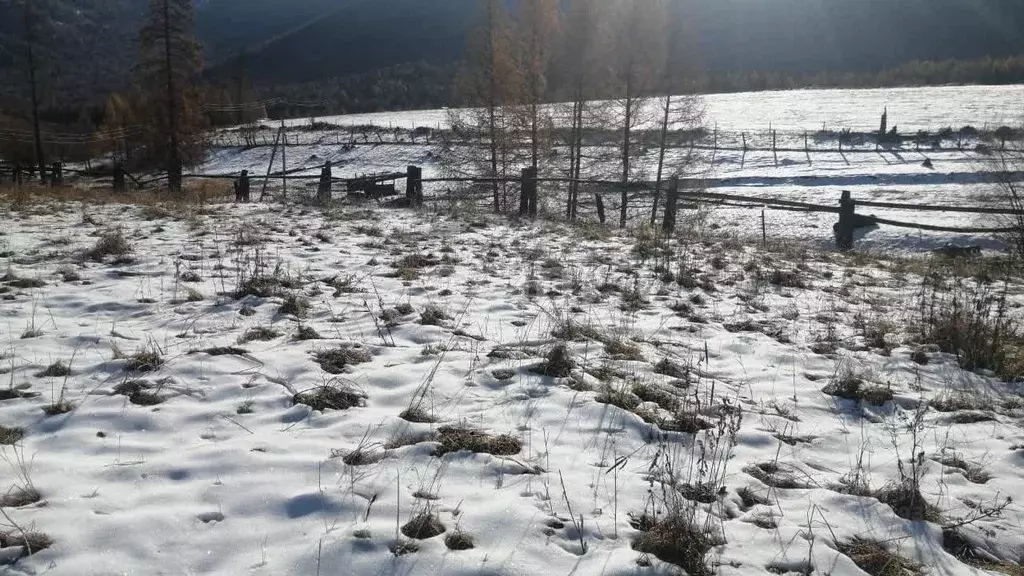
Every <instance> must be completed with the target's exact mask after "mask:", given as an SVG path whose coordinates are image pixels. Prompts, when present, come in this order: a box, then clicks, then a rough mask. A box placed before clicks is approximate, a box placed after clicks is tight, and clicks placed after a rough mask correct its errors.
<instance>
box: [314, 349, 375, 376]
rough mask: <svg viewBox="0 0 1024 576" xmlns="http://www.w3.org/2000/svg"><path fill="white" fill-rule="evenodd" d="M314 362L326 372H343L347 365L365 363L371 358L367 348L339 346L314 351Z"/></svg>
mask: <svg viewBox="0 0 1024 576" xmlns="http://www.w3.org/2000/svg"><path fill="white" fill-rule="evenodd" d="M315 357H316V362H317V364H319V365H320V367H321V368H323V370H324V372H327V373H328V374H344V373H345V368H346V367H347V366H353V365H355V364H365V363H366V362H369V361H371V360H373V355H372V354H370V351H369V350H366V349H365V348H363V347H361V346H358V345H356V346H347V345H346V346H339V347H337V348H334V349H331V350H320V351H319V352H316V353H315Z"/></svg>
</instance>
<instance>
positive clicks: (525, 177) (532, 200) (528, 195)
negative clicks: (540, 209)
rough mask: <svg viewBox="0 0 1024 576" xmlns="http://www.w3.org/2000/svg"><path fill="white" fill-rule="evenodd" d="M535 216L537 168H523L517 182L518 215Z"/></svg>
mask: <svg viewBox="0 0 1024 576" xmlns="http://www.w3.org/2000/svg"><path fill="white" fill-rule="evenodd" d="M527 215H529V216H530V217H531V218H536V217H537V170H536V169H534V168H524V169H523V174H522V179H521V180H520V184H519V217H520V218H522V217H525V216H527Z"/></svg>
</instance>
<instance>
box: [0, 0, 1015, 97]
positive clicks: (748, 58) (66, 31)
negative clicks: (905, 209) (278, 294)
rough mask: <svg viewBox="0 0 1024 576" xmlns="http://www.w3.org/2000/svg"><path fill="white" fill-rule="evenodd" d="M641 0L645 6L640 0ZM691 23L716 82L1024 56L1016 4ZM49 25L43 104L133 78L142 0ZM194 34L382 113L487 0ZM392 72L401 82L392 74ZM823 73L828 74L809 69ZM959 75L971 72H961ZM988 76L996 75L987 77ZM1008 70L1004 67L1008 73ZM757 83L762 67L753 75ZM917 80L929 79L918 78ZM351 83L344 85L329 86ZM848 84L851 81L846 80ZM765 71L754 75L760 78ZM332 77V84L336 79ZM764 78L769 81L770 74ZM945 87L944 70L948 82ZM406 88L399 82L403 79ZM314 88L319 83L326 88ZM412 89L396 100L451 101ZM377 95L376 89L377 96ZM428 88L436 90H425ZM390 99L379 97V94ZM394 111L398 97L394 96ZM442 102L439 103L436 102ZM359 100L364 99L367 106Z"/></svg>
mask: <svg viewBox="0 0 1024 576" xmlns="http://www.w3.org/2000/svg"><path fill="white" fill-rule="evenodd" d="M20 1H22V0H0V99H3V100H2V101H6V102H8V103H10V102H15V103H16V102H17V101H19V98H20V95H21V86H22V85H23V82H22V77H23V75H22V70H21V68H20V67H19V56H20V54H21V53H22V46H21V43H20V31H21V18H20V16H19V11H18V8H17V5H18V2H20ZM637 1H641V0H637ZM674 1H676V2H679V3H680V4H681V5H682V6H683V9H684V10H685V13H686V14H687V18H688V19H689V20H690V24H691V26H690V27H691V28H692V29H694V30H696V34H697V43H696V45H697V46H698V51H697V54H695V58H696V60H697V61H698V62H699V64H700V65H701V66H702V67H703V68H704V69H706V70H708V71H709V72H711V73H713V74H714V75H716V76H717V77H719V78H727V80H726V81H716V82H712V83H709V86H710V87H723V86H724V87H736V88H743V87H745V85H747V84H749V86H750V87H755V88H756V87H758V82H761V80H758V81H756V82H752V83H750V82H748V81H747V80H743V79H744V78H748V77H749V76H750V73H751V71H758V72H762V73H763V72H772V73H773V74H774V75H769V76H768V77H767V78H769V80H770V79H771V78H775V79H776V80H778V79H779V78H783V80H780V81H766V82H762V83H763V84H765V85H767V86H768V87H772V86H780V87H785V86H786V85H787V82H789V81H788V80H785V77H793V76H800V77H805V78H812V77H816V78H818V79H819V80H824V81H828V79H830V78H835V77H840V75H839V73H843V72H854V73H859V74H861V75H862V76H858V78H859V77H863V73H865V72H867V71H877V70H878V69H881V68H885V67H892V66H897V65H900V64H903V63H905V62H908V61H912V60H922V59H928V60H938V59H946V58H955V59H970V58H979V57H983V56H987V55H991V56H996V57H1001V56H1008V55H1014V54H1022V53H1024V34H1022V31H1024V2H1021V0H771V1H766V0H674ZM33 2H35V3H36V5H37V6H45V7H46V10H47V14H48V16H49V17H50V19H51V20H52V21H53V26H52V30H53V33H52V35H51V37H49V38H46V39H44V40H45V44H46V45H45V54H44V56H45V57H44V58H43V62H42V66H43V68H44V69H45V70H46V73H45V75H44V81H43V87H42V88H43V94H44V99H45V100H46V101H47V102H55V101H62V102H68V101H72V102H84V101H90V100H93V101H95V99H96V98H97V97H101V96H102V95H103V94H104V93H106V92H107V91H109V90H112V89H118V88H121V87H123V86H125V85H127V84H128V83H129V82H130V81H131V78H132V70H133V66H134V64H135V62H136V59H137V58H136V45H135V35H136V29H137V24H138V21H139V18H140V15H141V14H142V13H143V11H144V9H145V4H146V0H33ZM197 4H198V30H197V32H198V35H199V37H200V39H201V40H202V42H203V44H204V47H205V49H204V60H205V62H206V64H207V66H208V71H207V75H208V76H209V77H210V78H212V79H226V78H236V77H238V76H243V77H245V78H246V79H247V81H252V82H255V83H257V84H261V85H263V86H274V87H275V90H274V91H275V92H276V93H282V90H281V87H282V86H284V85H295V87H294V88H288V89H285V90H283V92H284V93H288V94H292V95H299V94H306V95H316V94H317V93H321V94H330V93H335V94H341V93H342V92H344V94H345V95H346V96H347V97H349V98H350V99H352V100H354V101H357V102H360V103H363V104H366V105H367V107H370V108H372V107H374V106H376V105H377V104H374V103H373V102H371V100H372V99H371V98H367V97H366V96H367V95H366V94H359V95H353V94H351V93H350V92H351V90H352V89H357V90H359V89H362V88H361V87H365V86H370V87H371V88H370V89H371V90H382V89H389V90H390V89H392V88H388V87H394V86H396V85H399V84H400V85H401V86H406V87H407V88H409V89H411V90H413V91H415V90H417V87H416V86H415V85H412V86H408V85H407V82H408V81H409V80H410V79H411V80H412V81H413V82H414V81H415V78H414V77H410V75H409V74H408V71H409V70H410V66H414V65H415V66H424V65H425V66H427V67H429V69H430V70H431V71H432V73H431V74H430V75H429V76H430V79H431V80H432V81H436V80H437V79H438V78H443V77H444V74H443V73H442V72H441V71H443V70H451V69H453V67H454V63H455V62H456V61H457V60H458V58H459V56H460V55H461V53H462V50H463V44H464V38H465V34H466V32H467V30H468V29H469V28H470V27H471V26H472V23H473V22H474V18H475V11H476V8H477V7H478V6H479V5H480V2H479V1H478V0H198V2H197ZM392 70H397V71H399V72H397V73H395V74H397V75H398V76H400V77H401V80H400V81H395V80H393V79H391V78H390V76H391V75H393V74H392V72H389V71H392ZM819 72H827V74H824V75H820V74H819V75H817V76H813V74H816V73H819ZM961 76H962V75H961ZM990 76H992V75H990ZM1005 76H1006V75H1005V74H1004V75H1002V77H1005ZM755 77H756V75H755ZM912 77H914V78H918V77H927V76H925V75H922V74H918V75H916V76H912ZM337 78H347V79H344V80H340V81H339V80H333V79H337ZM845 78H846V80H847V81H848V82H852V80H851V78H853V77H851V76H846V77H845ZM755 79H756V78H755ZM329 80H330V81H331V82H327V81H329ZM762 80H763V78H762ZM939 81H941V78H939ZM396 83H397V84H396ZM318 84H322V85H323V89H319V88H317V85H318ZM427 92H428V94H411V95H408V94H407V96H408V97H407V98H404V99H402V98H399V99H398V100H399V101H407V102H422V101H426V100H430V99H433V98H439V97H441V98H443V96H441V94H442V92H441V91H439V90H437V88H436V87H431V88H430V90H428V91H427ZM371 96H372V94H371ZM428 96H429V98H428ZM387 100H388V98H384V99H381V102H384V101H387ZM390 100H391V102H390V103H389V104H388V105H391V104H394V103H395V101H394V100H395V99H394V98H390ZM435 104H437V103H435ZM360 106H362V104H360Z"/></svg>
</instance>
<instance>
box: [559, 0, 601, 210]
mask: <svg viewBox="0 0 1024 576" xmlns="http://www.w3.org/2000/svg"><path fill="white" fill-rule="evenodd" d="M605 4H606V3H605ZM602 6H603V4H601V3H599V2H598V0H570V1H569V4H568V8H567V11H566V17H565V33H564V34H563V36H562V43H561V46H560V50H559V57H558V62H557V72H558V74H557V77H558V79H559V80H561V82H562V86H561V88H562V90H561V94H560V96H563V97H565V98H566V100H567V101H568V104H566V105H563V106H562V109H563V111H564V113H565V116H566V119H567V120H568V122H566V125H567V126H568V127H569V131H568V135H567V138H566V140H565V145H566V147H567V148H568V149H569V156H568V158H569V165H568V167H567V169H566V171H565V175H566V177H567V178H568V179H569V186H568V199H567V202H566V208H565V217H566V220H570V221H572V220H575V219H576V215H577V210H578V207H579V191H580V183H579V180H580V177H581V175H582V171H583V140H584V138H583V137H584V129H585V127H586V119H587V117H588V111H589V110H590V109H591V107H593V106H594V103H593V102H592V101H593V100H594V99H595V98H597V96H598V90H599V86H600V84H601V82H600V77H601V63H602V61H603V60H604V59H603V58H602V57H601V55H600V47H601V46H602V45H603V44H604V43H603V42H602V38H603V31H602V27H601V24H602V23H601V21H600V14H601V9H602Z"/></svg>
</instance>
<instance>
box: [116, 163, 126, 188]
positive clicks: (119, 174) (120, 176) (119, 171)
mask: <svg viewBox="0 0 1024 576" xmlns="http://www.w3.org/2000/svg"><path fill="white" fill-rule="evenodd" d="M124 174H125V172H124V168H123V167H122V166H120V165H118V166H115V167H114V192H117V193H118V194H123V193H124V192H125V191H126V190H128V185H127V184H126V183H125V179H124Z"/></svg>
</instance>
